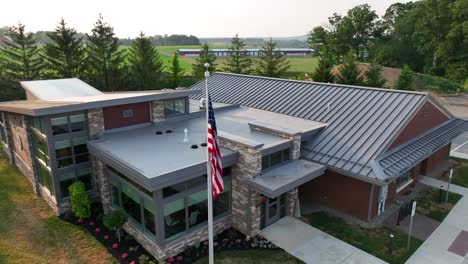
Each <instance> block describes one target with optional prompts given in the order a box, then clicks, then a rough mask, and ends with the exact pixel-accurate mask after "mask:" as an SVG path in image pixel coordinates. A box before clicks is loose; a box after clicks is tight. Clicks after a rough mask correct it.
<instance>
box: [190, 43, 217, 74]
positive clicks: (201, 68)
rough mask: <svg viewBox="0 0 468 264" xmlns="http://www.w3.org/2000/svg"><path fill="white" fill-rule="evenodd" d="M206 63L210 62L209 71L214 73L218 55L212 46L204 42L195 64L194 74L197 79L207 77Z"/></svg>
mask: <svg viewBox="0 0 468 264" xmlns="http://www.w3.org/2000/svg"><path fill="white" fill-rule="evenodd" d="M205 63H209V64H210V67H209V69H208V70H209V71H210V72H211V73H212V72H214V71H215V70H216V56H215V55H214V54H213V52H212V51H211V50H210V46H208V44H207V43H205V44H203V46H202V50H201V52H200V56H198V58H197V59H196V60H195V64H193V66H192V68H193V76H194V77H195V79H197V80H201V79H203V78H205V71H206V69H205Z"/></svg>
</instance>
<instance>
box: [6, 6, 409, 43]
mask: <svg viewBox="0 0 468 264" xmlns="http://www.w3.org/2000/svg"><path fill="white" fill-rule="evenodd" d="M366 2H367V3H368V4H370V5H371V7H372V8H373V9H374V10H376V11H377V14H378V15H383V14H384V13H385V10H386V8H387V7H388V6H389V5H390V4H392V3H395V2H406V1H404V0H402V1H396V0H369V1H359V0H325V1H318V0H230V1H226V0H201V1H196V0H163V1H161V0H152V1H150V0H125V1H121V0H74V1H67V0H29V1H26V0H10V1H8V0H4V1H2V4H1V9H2V11H1V15H0V27H1V26H10V25H12V24H15V23H17V22H18V21H21V22H22V23H23V24H26V26H27V29H28V30H30V31H38V30H51V29H53V28H54V27H55V26H56V24H57V22H58V21H59V19H60V18H62V17H63V18H64V19H65V21H66V22H67V23H68V25H69V26H72V27H75V28H76V29H77V30H78V31H79V32H86V33H89V32H90V30H91V28H92V26H93V24H94V22H95V21H96V20H97V18H98V15H99V13H101V14H102V15H103V17H104V19H105V20H106V21H107V22H109V23H110V24H111V25H112V26H113V27H114V30H115V33H116V34H117V35H118V36H119V37H122V38H123V37H135V36H136V35H137V33H138V32H139V31H140V30H142V31H143V32H145V33H146V35H155V34H161V35H162V34H192V35H196V36H198V37H230V36H233V35H235V34H236V33H238V34H239V36H241V37H259V36H261V37H288V36H299V35H304V34H306V33H307V32H308V31H309V30H310V29H311V28H312V27H314V26H317V25H321V24H323V23H326V22H327V18H328V17H329V16H330V15H331V14H332V13H334V12H337V13H341V14H344V13H345V12H346V11H347V10H348V9H350V8H352V7H354V6H356V5H359V4H364V3H366Z"/></svg>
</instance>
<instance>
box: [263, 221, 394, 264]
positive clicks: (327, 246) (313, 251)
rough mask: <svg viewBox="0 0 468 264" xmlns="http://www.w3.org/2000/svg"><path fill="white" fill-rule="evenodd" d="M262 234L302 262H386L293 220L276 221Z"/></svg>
mask: <svg viewBox="0 0 468 264" xmlns="http://www.w3.org/2000/svg"><path fill="white" fill-rule="evenodd" d="M262 234H263V236H264V237H265V238H267V239H268V240H270V241H271V242H273V243H274V244H276V245H277V246H279V247H280V248H282V249H284V250H286V252H288V253H290V254H291V255H293V256H295V257H297V258H299V259H300V260H302V261H304V262H305V263H314V264H315V263H318V264H322V263H330V264H331V263H333V264H336V263H345V264H384V263H387V262H385V261H383V260H380V259H379V258H376V257H374V256H372V255H370V254H368V253H366V252H364V251H362V250H360V249H358V248H356V247H354V246H351V245H350V244H348V243H345V242H343V241H341V240H339V239H337V238H335V237H333V236H331V235H328V234H327V233H324V232H322V231H320V230H318V229H316V228H314V227H312V226H310V225H308V224H306V223H304V222H302V221H300V220H298V219H296V218H293V217H284V218H282V219H280V220H279V221H278V222H276V223H274V224H272V225H271V226H269V227H267V228H265V229H263V230H262Z"/></svg>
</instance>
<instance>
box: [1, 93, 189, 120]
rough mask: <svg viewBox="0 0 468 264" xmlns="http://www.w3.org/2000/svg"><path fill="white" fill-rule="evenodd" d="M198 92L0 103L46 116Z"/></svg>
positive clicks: (4, 108)
mask: <svg viewBox="0 0 468 264" xmlns="http://www.w3.org/2000/svg"><path fill="white" fill-rule="evenodd" d="M197 93H198V91H193V90H186V89H176V90H172V89H167V90H158V91H141V92H116V93H102V94H98V95H90V96H77V97H68V98H63V99H53V100H49V101H43V100H30V101H25V100H23V101H11V102H3V103H0V111H6V112H13V113H18V114H23V115H29V116H44V115H53V114H61V113H67V112H72V111H82V110H87V109H93V108H101V107H109V106H115V105H123V104H132V103H141V102H148V101H157V100H166V99H172V98H178V97H187V96H189V95H194V94H197Z"/></svg>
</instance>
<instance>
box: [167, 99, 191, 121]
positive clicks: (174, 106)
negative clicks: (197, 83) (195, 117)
mask: <svg viewBox="0 0 468 264" xmlns="http://www.w3.org/2000/svg"><path fill="white" fill-rule="evenodd" d="M177 102H183V107H184V110H183V112H178V111H176V109H177ZM168 104H171V106H172V107H171V109H169V110H168V108H167V107H166V106H167V105H168ZM163 106H164V116H165V117H169V116H170V117H172V116H177V115H184V114H187V108H188V100H187V98H185V97H178V98H173V99H168V100H163ZM169 111H171V112H169Z"/></svg>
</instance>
